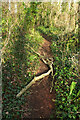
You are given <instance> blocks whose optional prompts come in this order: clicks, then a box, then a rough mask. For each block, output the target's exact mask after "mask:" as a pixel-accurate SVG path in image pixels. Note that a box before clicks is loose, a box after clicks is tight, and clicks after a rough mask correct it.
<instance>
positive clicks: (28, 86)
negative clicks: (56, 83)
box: [16, 69, 52, 97]
mask: <svg viewBox="0 0 80 120" xmlns="http://www.w3.org/2000/svg"><path fill="white" fill-rule="evenodd" d="M51 71H52V70H51V69H50V70H49V71H48V72H47V73H44V74H42V75H40V76H38V77H35V78H34V79H33V80H32V81H31V82H30V83H29V84H28V85H27V86H26V87H25V88H23V89H22V90H21V91H20V92H19V93H18V94H17V96H16V97H20V96H21V95H22V94H23V93H24V92H25V91H26V90H27V89H28V88H30V87H31V86H32V85H33V84H34V83H35V82H36V81H38V80H40V79H42V78H44V77H46V76H47V75H49V74H50V73H51Z"/></svg>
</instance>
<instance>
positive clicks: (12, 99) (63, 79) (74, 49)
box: [1, 2, 80, 120]
mask: <svg viewBox="0 0 80 120" xmlns="http://www.w3.org/2000/svg"><path fill="white" fill-rule="evenodd" d="M14 4H15V3H12V10H11V11H9V9H8V4H7V3H3V6H2V42H1V44H2V80H3V85H2V87H3V92H2V93H3V118H5V119H7V118H10V119H11V118H15V120H16V119H18V118H21V116H22V113H23V112H24V111H20V109H21V107H22V105H23V104H25V99H24V98H25V96H26V95H27V94H29V91H27V92H25V94H23V95H22V97H21V98H18V99H17V98H16V94H17V93H18V92H19V91H20V90H21V88H23V87H24V86H25V85H26V84H28V83H29V82H30V80H31V79H32V78H33V76H35V71H36V69H37V68H38V66H39V57H38V56H37V55H36V54H35V53H33V51H32V50H31V49H30V48H29V47H28V45H29V46H31V47H33V48H34V49H35V50H36V51H38V48H39V47H40V45H41V43H42V40H43V37H42V36H41V35H40V34H41V33H43V34H44V35H46V36H47V37H49V38H50V39H51V42H52V44H51V50H52V53H53V56H54V78H53V80H54V81H53V80H52V86H51V88H52V89H55V90H56V100H55V105H56V117H57V118H59V119H77V118H79V117H80V114H79V113H80V111H79V107H80V105H79V100H80V90H79V86H80V83H79V82H80V75H79V73H80V65H79V60H80V56H79V49H80V47H79V44H80V41H79V29H78V26H79V24H80V23H79V22H80V21H79V18H78V14H79V11H78V4H76V7H75V6H74V4H72V5H71V9H70V10H68V3H63V4H62V10H61V11H60V12H59V9H60V6H59V5H57V3H55V5H54V4H51V3H40V2H38V3H36V2H31V3H27V4H24V3H17V7H18V9H17V13H15V11H14ZM74 7H75V8H76V10H77V11H78V12H77V13H76V12H75V9H74ZM75 13H76V14H75ZM67 16H68V17H69V19H68V17H67ZM66 18H67V19H66ZM64 19H66V20H64ZM72 21H75V22H73V23H72ZM53 116H54V115H51V118H53Z"/></svg>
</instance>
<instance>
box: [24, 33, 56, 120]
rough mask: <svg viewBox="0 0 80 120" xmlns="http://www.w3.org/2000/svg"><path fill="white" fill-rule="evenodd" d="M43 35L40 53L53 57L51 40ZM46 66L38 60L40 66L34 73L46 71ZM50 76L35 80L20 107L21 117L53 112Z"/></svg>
mask: <svg viewBox="0 0 80 120" xmlns="http://www.w3.org/2000/svg"><path fill="white" fill-rule="evenodd" d="M42 36H43V37H44V40H43V44H42V47H41V48H40V49H39V51H38V52H39V53H40V54H41V55H45V56H46V57H53V55H52V54H51V49H50V45H51V41H50V40H49V39H47V38H46V36H44V35H42ZM48 69H49V68H48V67H47V66H46V65H45V64H44V63H43V62H42V61H41V60H40V66H39V68H38V70H37V71H36V75H40V74H42V73H44V72H46V71H48ZM51 80H52V78H51V77H50V76H47V77H45V78H43V79H42V80H40V81H39V82H36V83H35V84H34V85H32V87H31V88H30V94H29V95H27V97H26V98H25V99H26V103H25V105H24V106H23V107H22V110H23V111H24V113H23V118H50V115H51V114H53V113H54V112H55V103H54V102H53V101H52V99H55V91H54V90H53V91H52V93H50V85H51Z"/></svg>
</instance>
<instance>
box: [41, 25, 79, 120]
mask: <svg viewBox="0 0 80 120" xmlns="http://www.w3.org/2000/svg"><path fill="white" fill-rule="evenodd" d="M39 31H41V32H42V33H44V34H46V35H48V36H49V37H52V45H51V50H52V53H53V56H54V71H55V86H53V88H54V89H55V90H56V99H55V106H56V108H55V109H56V117H57V118H59V119H69V120H70V119H71V120H72V119H79V117H80V115H79V112H80V111H79V107H80V104H79V100H80V98H79V96H80V90H79V87H80V83H79V79H80V77H79V48H78V46H77V45H78V42H79V40H78V34H77V33H76V34H74V33H70V35H69V34H63V32H62V33H61V31H60V29H57V28H55V27H53V29H52V28H46V27H43V26H40V27H39ZM59 33H60V34H61V35H60V34H59ZM54 34H55V35H56V38H55V35H54ZM74 47H75V49H74ZM53 116H54V115H53ZM53 116H52V115H51V118H53Z"/></svg>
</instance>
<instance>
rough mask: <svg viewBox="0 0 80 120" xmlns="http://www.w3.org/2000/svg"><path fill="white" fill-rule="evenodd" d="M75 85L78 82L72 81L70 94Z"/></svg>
mask: <svg viewBox="0 0 80 120" xmlns="http://www.w3.org/2000/svg"><path fill="white" fill-rule="evenodd" d="M75 85H76V82H72V83H71V86H70V93H69V95H71V94H72V91H73V89H74V88H75Z"/></svg>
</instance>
